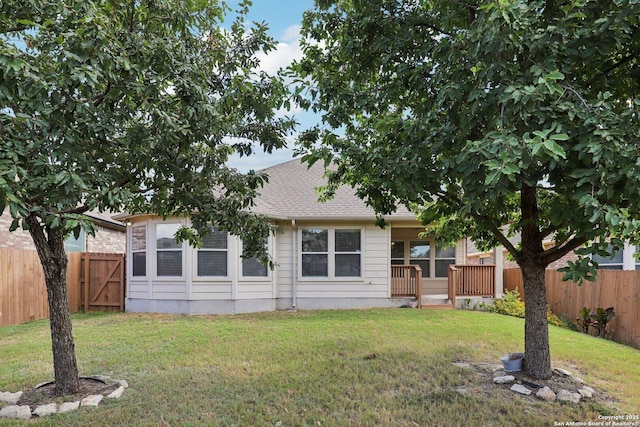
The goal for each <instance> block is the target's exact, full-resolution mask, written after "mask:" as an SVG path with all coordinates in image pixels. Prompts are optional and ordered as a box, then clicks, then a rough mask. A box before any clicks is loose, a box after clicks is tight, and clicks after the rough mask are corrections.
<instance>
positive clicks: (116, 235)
mask: <svg viewBox="0 0 640 427" xmlns="http://www.w3.org/2000/svg"><path fill="white" fill-rule="evenodd" d="M126 237H127V233H125V232H124V231H118V230H114V229H112V228H107V227H102V226H101V227H98V231H97V232H96V237H91V236H87V252H100V253H107V254H123V253H125V252H126V250H127V239H126Z"/></svg>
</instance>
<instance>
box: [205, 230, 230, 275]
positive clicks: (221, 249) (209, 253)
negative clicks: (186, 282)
mask: <svg viewBox="0 0 640 427" xmlns="http://www.w3.org/2000/svg"><path fill="white" fill-rule="evenodd" d="M227 240H228V239H227V232H226V231H218V230H216V229H214V228H211V229H210V231H209V233H207V234H206V235H205V236H204V237H203V238H202V247H201V248H200V249H199V250H198V276H217V277H226V276H227V265H228V262H227V258H228V243H227Z"/></svg>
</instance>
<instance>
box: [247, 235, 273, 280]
mask: <svg viewBox="0 0 640 427" xmlns="http://www.w3.org/2000/svg"><path fill="white" fill-rule="evenodd" d="M264 248H265V250H268V245H267V242H266V241H265V242H264ZM267 275H268V271H267V266H266V265H265V264H263V263H262V262H260V259H258V257H255V256H254V257H251V258H242V276H243V277H267Z"/></svg>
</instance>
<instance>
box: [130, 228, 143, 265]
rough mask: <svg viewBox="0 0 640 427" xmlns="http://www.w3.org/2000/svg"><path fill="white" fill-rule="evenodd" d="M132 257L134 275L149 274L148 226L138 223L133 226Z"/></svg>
mask: <svg viewBox="0 0 640 427" xmlns="http://www.w3.org/2000/svg"><path fill="white" fill-rule="evenodd" d="M131 259H132V263H131V264H132V267H131V269H132V271H133V273H132V274H133V275H134V276H146V275H147V227H146V226H144V225H138V226H135V227H132V228H131Z"/></svg>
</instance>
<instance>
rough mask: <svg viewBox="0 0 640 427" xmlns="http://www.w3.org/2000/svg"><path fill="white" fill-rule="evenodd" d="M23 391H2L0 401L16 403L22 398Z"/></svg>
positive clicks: (10, 403)
mask: <svg viewBox="0 0 640 427" xmlns="http://www.w3.org/2000/svg"><path fill="white" fill-rule="evenodd" d="M20 396H22V392H21V391H19V392H17V393H10V392H8V391H0V402H4V403H8V404H9V405H15V404H16V403H18V400H20Z"/></svg>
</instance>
